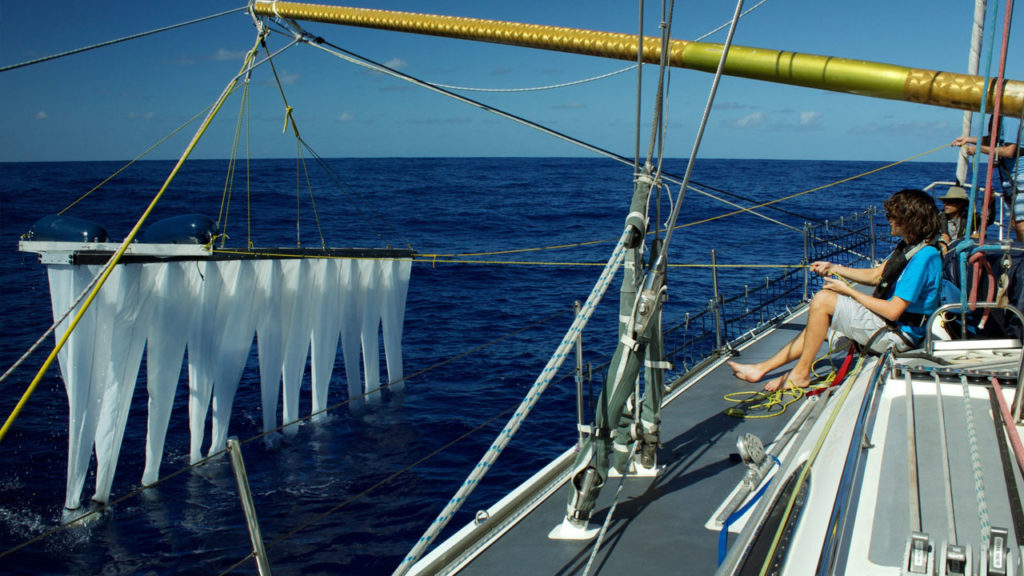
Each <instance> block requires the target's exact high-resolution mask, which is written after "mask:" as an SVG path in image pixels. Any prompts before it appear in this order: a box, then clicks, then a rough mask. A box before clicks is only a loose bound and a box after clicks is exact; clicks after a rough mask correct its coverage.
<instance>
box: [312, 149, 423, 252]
mask: <svg viewBox="0 0 1024 576" xmlns="http://www.w3.org/2000/svg"><path fill="white" fill-rule="evenodd" d="M301 142H302V146H303V147H304V148H305V149H306V151H307V152H309V153H310V154H311V155H312V156H313V158H315V159H316V161H317V163H318V164H320V167H321V168H322V169H323V170H324V173H326V174H327V177H328V178H329V179H330V180H331V182H332V183H333V184H334V186H335V187H336V188H337V189H338V190H339V191H341V192H342V193H344V194H345V197H346V198H347V199H348V201H349V203H350V204H351V205H352V206H353V207H354V208H355V209H356V210H357V211H359V212H360V213H361V214H363V215H364V220H363V223H364V224H369V225H370V226H371V228H373V232H374V234H376V235H377V238H378V239H380V240H381V241H384V242H386V240H385V238H384V236H383V234H381V232H380V230H378V229H377V227H376V226H374V225H373V221H374V220H376V221H377V222H378V223H379V224H381V225H382V226H383V227H384V228H386V229H387V231H388V232H389V233H391V234H394V235H395V236H396V237H397V238H398V239H399V240H400V241H401V242H402V244H405V245H406V246H407V247H408V248H409V249H410V250H414V248H413V246H412V244H410V243H409V241H408V240H406V239H405V237H404V236H402V233H401V232H399V231H398V229H397V228H395V227H394V226H393V225H392V224H391V223H390V222H389V221H387V220H386V219H385V218H384V217H383V216H382V215H381V214H380V213H379V212H378V211H376V210H374V208H373V206H372V205H370V204H369V203H368V202H366V200H365V199H364V198H363V197H362V196H361V195H360V194H359V193H357V192H356V190H355V189H354V188H353V187H352V186H351V185H350V184H349V183H348V182H346V181H345V179H344V178H342V177H341V175H340V174H338V172H337V171H336V170H335V169H334V168H332V167H331V165H330V163H328V162H327V160H325V159H324V158H323V157H322V156H320V154H318V153H317V152H316V151H315V150H313V148H312V147H311V146H310V145H309V144H308V143H307V142H306V140H305V139H301ZM370 216H372V218H370Z"/></svg>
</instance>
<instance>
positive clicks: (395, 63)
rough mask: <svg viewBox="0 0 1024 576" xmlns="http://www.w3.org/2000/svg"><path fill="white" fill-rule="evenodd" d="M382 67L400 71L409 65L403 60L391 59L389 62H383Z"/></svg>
mask: <svg viewBox="0 0 1024 576" xmlns="http://www.w3.org/2000/svg"><path fill="white" fill-rule="evenodd" d="M384 65H385V66H387V67H388V68H392V69H394V70H401V69H402V68H405V67H406V66H408V65H409V63H408V62H406V61H405V60H402V59H401V58H392V59H391V60H388V61H387V62H385V63H384Z"/></svg>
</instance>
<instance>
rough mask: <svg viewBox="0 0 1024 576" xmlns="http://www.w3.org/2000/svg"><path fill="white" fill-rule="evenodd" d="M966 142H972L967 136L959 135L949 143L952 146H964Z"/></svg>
mask: <svg viewBox="0 0 1024 576" xmlns="http://www.w3.org/2000/svg"><path fill="white" fill-rule="evenodd" d="M964 144H970V142H968V140H967V136H958V137H956V138H954V139H953V141H952V142H950V143H949V145H950V146H963V145H964Z"/></svg>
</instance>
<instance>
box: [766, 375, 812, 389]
mask: <svg viewBox="0 0 1024 576" xmlns="http://www.w3.org/2000/svg"><path fill="white" fill-rule="evenodd" d="M810 385H811V379H810V378H809V377H808V378H794V377H793V375H792V373H791V372H787V373H786V374H783V375H782V376H779V377H778V378H775V379H774V380H772V381H771V382H769V383H767V384H765V385H764V390H765V392H774V391H776V390H795V389H797V388H807V387H808V386H810Z"/></svg>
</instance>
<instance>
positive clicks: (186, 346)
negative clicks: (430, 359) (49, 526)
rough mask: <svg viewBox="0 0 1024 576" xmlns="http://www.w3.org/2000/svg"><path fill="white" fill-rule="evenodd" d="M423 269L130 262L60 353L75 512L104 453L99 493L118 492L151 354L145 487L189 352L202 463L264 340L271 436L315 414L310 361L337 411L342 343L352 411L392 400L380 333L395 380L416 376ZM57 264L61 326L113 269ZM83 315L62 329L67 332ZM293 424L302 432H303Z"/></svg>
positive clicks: (197, 455)
mask: <svg viewBox="0 0 1024 576" xmlns="http://www.w3.org/2000/svg"><path fill="white" fill-rule="evenodd" d="M411 268H412V262H411V260H408V259H381V260H353V259H338V258H296V259H287V260H277V259H263V260H200V261H196V260H184V261H174V262H154V263H144V264H122V265H118V266H116V267H115V268H114V270H113V272H112V273H111V275H110V278H109V279H108V280H107V282H106V284H105V285H104V286H103V289H102V290H101V291H100V293H99V295H98V297H97V298H96V299H95V300H94V302H93V303H92V306H90V308H89V310H88V311H87V312H86V313H85V315H84V316H83V317H82V319H81V321H80V322H79V324H78V327H77V328H76V329H75V331H74V332H73V333H72V334H71V337H70V338H69V339H68V341H67V343H66V345H65V346H64V348H63V349H62V350H61V352H60V354H59V357H58V358H59V361H60V369H61V375H62V376H63V378H64V385H65V388H66V389H67V394H68V407H69V428H68V469H67V492H66V496H65V501H64V505H65V507H67V508H69V509H75V508H78V507H79V506H80V505H81V496H82V491H83V490H84V488H85V479H86V476H87V474H88V468H89V462H90V460H91V458H92V456H93V454H95V457H96V487H95V492H94V494H93V496H92V499H93V500H96V501H98V502H106V501H107V500H108V499H109V497H110V490H111V485H112V483H113V478H114V471H115V468H116V465H117V459H118V456H119V454H120V450H121V440H122V438H123V437H124V430H125V425H126V423H127V421H128V416H129V414H128V412H129V408H130V406H131V399H132V395H133V393H134V391H135V382H136V380H137V377H138V373H139V366H140V365H141V362H142V354H143V351H144V350H145V353H146V367H147V373H146V382H147V392H148V395H149V403H148V408H149V413H148V415H147V418H148V428H147V430H148V432H147V436H146V466H145V470H144V472H143V476H142V482H143V484H152V483H153V482H155V481H156V480H157V479H158V478H159V474H160V462H161V459H162V458H163V449H164V443H165V439H166V433H167V427H168V423H169V422H170V418H171V416H172V414H171V411H172V406H173V404H174V398H175V395H176V391H177V386H178V381H179V380H180V377H181V369H182V364H183V361H184V360H185V356H186V353H187V358H188V362H187V364H188V386H189V390H188V399H189V401H188V418H189V429H190V431H191V438H190V450H189V457H190V461H191V462H193V463H194V462H196V461H198V460H199V459H201V458H202V448H203V444H204V433H205V430H206V426H207V420H208V418H209V420H210V430H211V438H210V442H209V445H208V448H207V454H210V453H213V452H216V451H218V450H221V449H222V448H224V446H225V444H226V441H227V437H228V423H229V421H230V417H231V405H232V403H233V401H234V397H235V392H236V391H237V390H238V385H239V382H240V381H241V377H242V373H243V371H244V369H245V365H246V361H247V360H248V358H249V356H250V354H251V352H252V347H253V340H254V339H255V340H256V341H257V342H258V346H257V350H258V357H259V375H260V386H261V399H262V409H263V428H264V431H265V432H269V431H271V430H274V429H276V428H278V427H279V426H281V425H287V424H290V423H293V422H296V421H297V420H299V419H300V418H302V415H300V414H299V399H300V385H301V383H302V380H303V377H304V372H305V367H306V364H307V359H308V360H309V362H310V364H311V375H310V377H311V382H312V390H311V394H312V402H311V405H312V412H313V413H316V412H318V411H321V410H323V409H325V408H327V407H328V406H327V393H328V389H329V385H330V382H331V379H332V374H333V369H334V365H335V360H336V358H337V352H338V346H339V344H340V346H341V347H342V358H343V360H344V365H345V377H346V380H347V388H348V394H349V399H350V400H351V403H350V407H359V406H362V405H363V403H364V402H366V401H367V400H369V401H372V400H373V399H374V398H379V388H380V363H381V359H380V356H379V354H380V352H379V345H378V342H379V341H383V342H384V348H385V362H386V366H387V376H388V381H389V382H397V381H398V380H401V379H402V366H401V363H402V353H401V339H402V324H403V321H404V318H405V301H406V294H407V292H408V287H409V276H410V271H411ZM48 270H49V279H50V296H51V303H52V307H53V316H54V319H55V320H57V319H59V318H60V317H61V316H63V315H64V313H65V312H66V311H67V310H68V308H69V307H70V306H71V304H72V302H74V300H75V299H76V298H77V296H78V295H79V294H80V293H81V292H82V290H83V289H84V288H85V287H86V286H87V285H88V284H89V282H90V281H91V280H92V278H93V277H94V276H95V275H97V274H98V273H99V272H100V270H101V266H98V265H71V264H50V265H49V267H48ZM72 317H73V314H72V315H69V316H68V318H66V319H65V320H64V321H63V322H62V323H61V324H60V326H59V327H58V330H57V338H60V337H61V336H62V335H63V333H64V331H65V330H66V329H67V326H68V325H69V323H70V318H72ZM360 350H361V351H362V354H361V355H360ZM363 374H365V378H364V377H363ZM397 385H400V383H399V384H396V386H397ZM279 399H280V404H281V407H282V408H281V420H280V422H279V421H278V403H279ZM284 430H285V432H286V433H294V431H295V430H296V427H295V426H289V427H287V428H285V429H284ZM268 438H270V437H268Z"/></svg>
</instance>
